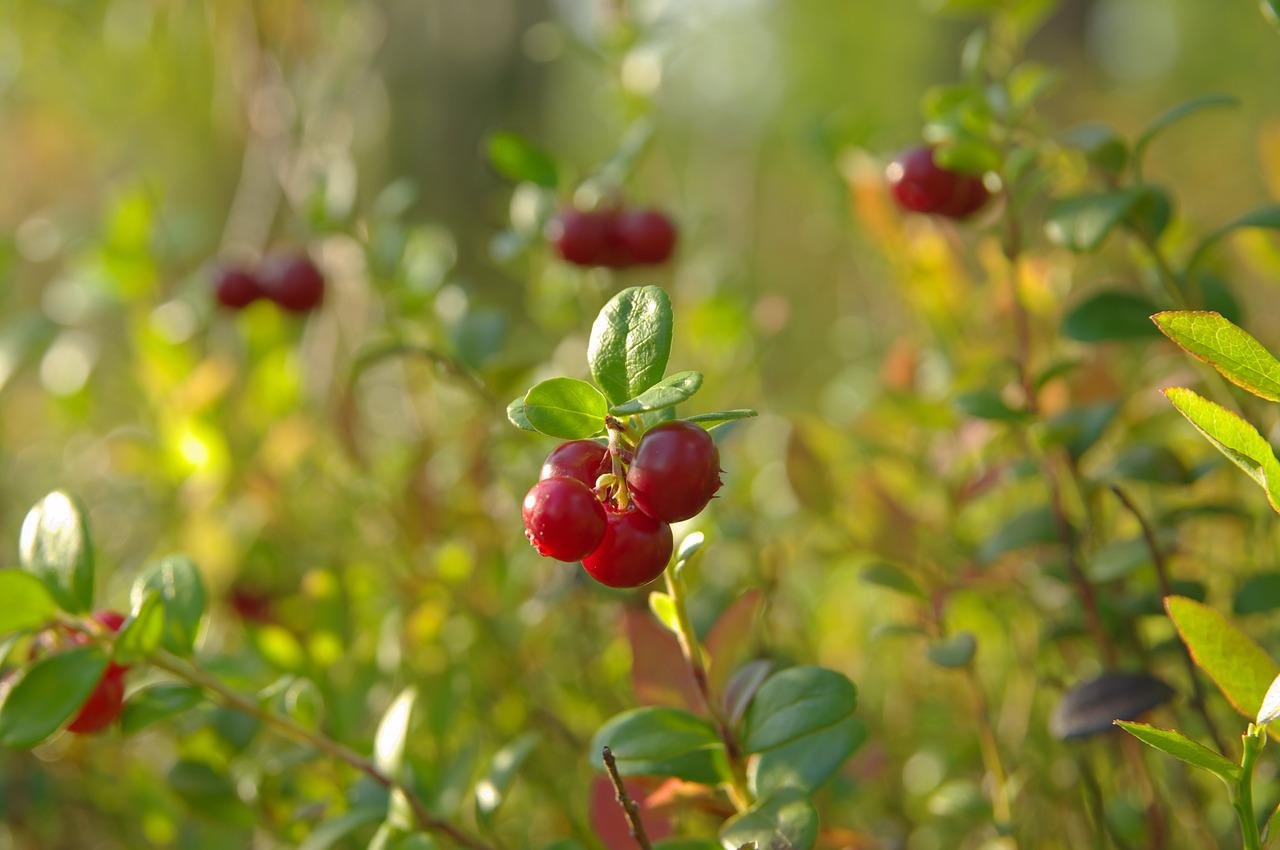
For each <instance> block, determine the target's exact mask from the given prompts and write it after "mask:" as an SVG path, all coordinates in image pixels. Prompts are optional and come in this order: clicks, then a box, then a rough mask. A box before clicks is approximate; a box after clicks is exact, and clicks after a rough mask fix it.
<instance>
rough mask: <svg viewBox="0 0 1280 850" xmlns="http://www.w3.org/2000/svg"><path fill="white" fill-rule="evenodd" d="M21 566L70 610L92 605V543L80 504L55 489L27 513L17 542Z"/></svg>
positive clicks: (80, 610)
mask: <svg viewBox="0 0 1280 850" xmlns="http://www.w3.org/2000/svg"><path fill="white" fill-rule="evenodd" d="M18 558H19V563H20V564H21V565H22V568H23V569H24V570H26V571H27V572H29V573H31V574H32V575H34V576H36V577H37V578H39V579H40V581H42V582H44V586H45V587H47V588H48V589H49V592H50V593H51V594H52V595H53V598H54V599H55V600H57V602H58V604H59V605H60V606H62V608H63V609H64V610H67V611H70V612H72V613H80V612H82V611H88V610H89V609H90V608H91V607H93V545H92V543H91V542H90V539H89V526H88V523H87V522H86V521H85V517H84V511H83V510H82V509H81V507H80V504H79V503H78V502H77V501H76V500H75V498H73V497H72V496H70V495H69V494H67V493H64V492H62V491H61V490H55V491H54V492H52V493H50V494H49V495H47V496H45V497H44V498H43V499H41V500H40V501H39V502H37V503H36V505H35V506H34V507H33V508H32V509H31V510H30V511H29V512H28V513H27V517H26V519H25V520H23V522H22V532H21V534H20V536H19V542H18Z"/></svg>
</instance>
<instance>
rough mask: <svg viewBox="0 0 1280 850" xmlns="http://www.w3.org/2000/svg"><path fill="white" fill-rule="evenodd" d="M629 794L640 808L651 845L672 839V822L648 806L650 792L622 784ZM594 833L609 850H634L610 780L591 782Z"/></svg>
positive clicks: (630, 783) (630, 781)
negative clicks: (653, 842)
mask: <svg viewBox="0 0 1280 850" xmlns="http://www.w3.org/2000/svg"><path fill="white" fill-rule="evenodd" d="M623 785H624V787H625V788H626V789H627V794H629V795H630V796H631V799H633V800H635V801H636V803H637V805H639V806H640V822H641V823H642V824H644V831H645V832H646V833H648V835H649V839H650V840H651V841H661V840H662V839H664V838H667V837H668V836H670V835H671V819H670V818H669V817H667V816H666V815H665V814H663V813H662V812H659V811H657V810H655V809H654V808H653V807H652V806H650V805H649V792H648V789H646V788H645V786H644V785H643V784H642V783H640V782H638V781H636V780H634V779H627V780H624V781H623ZM591 829H592V831H593V832H595V834H596V837H597V838H599V839H600V842H601V843H602V844H604V846H605V848H606V850H635V847H636V843H635V840H634V839H633V838H632V837H631V831H630V829H629V828H628V826H627V817H626V815H625V814H624V813H623V811H622V806H620V805H619V804H618V798H617V796H616V794H615V792H614V790H613V783H612V782H610V781H609V777H607V776H596V777H595V778H594V779H592V780H591Z"/></svg>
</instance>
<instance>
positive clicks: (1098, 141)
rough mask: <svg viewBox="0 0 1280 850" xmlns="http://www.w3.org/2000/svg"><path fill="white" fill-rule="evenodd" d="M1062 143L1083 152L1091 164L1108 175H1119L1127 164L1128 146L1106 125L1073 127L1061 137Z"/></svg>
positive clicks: (1121, 137)
mask: <svg viewBox="0 0 1280 850" xmlns="http://www.w3.org/2000/svg"><path fill="white" fill-rule="evenodd" d="M1062 141H1063V143H1064V144H1067V145H1069V146H1071V147H1073V148H1078V149H1079V150H1082V151H1084V154H1085V156H1087V157H1088V158H1089V161H1090V162H1091V163H1093V164H1094V165H1096V166H1097V167H1098V168H1100V169H1102V170H1103V171H1106V172H1107V173H1109V174H1119V173H1120V172H1122V171H1124V167H1125V165H1127V164H1128V162H1129V146H1128V145H1127V144H1126V143H1125V140H1124V137H1123V136H1121V135H1120V134H1119V133H1118V132H1116V130H1115V129H1114V128H1112V127H1109V126H1107V125H1106V124H1082V125H1081V126H1079V127H1074V128H1072V129H1071V130H1068V131H1067V132H1066V134H1064V135H1063V137H1062Z"/></svg>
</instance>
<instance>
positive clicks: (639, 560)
mask: <svg viewBox="0 0 1280 850" xmlns="http://www.w3.org/2000/svg"><path fill="white" fill-rule="evenodd" d="M673 545H674V542H673V540H672V538H671V526H669V525H667V524H666V523H665V522H661V521H659V520H656V519H654V518H653V517H651V516H649V515H648V514H646V513H644V512H643V511H639V510H634V509H633V510H630V511H627V512H626V513H615V512H613V511H610V512H609V524H608V527H606V528H605V532H604V538H603V539H602V540H601V541H600V545H599V546H597V547H596V549H595V551H594V552H592V553H591V554H590V555H588V556H587V557H585V558H583V559H582V566H583V568H584V569H586V571H587V573H588V574H589V575H590V576H591V577H592V578H593V579H595V580H596V581H598V582H600V583H601V584H605V585H608V586H609V587H639V586H640V585H642V584H648V583H649V582H651V581H653V580H654V579H655V578H657V577H658V576H660V575H662V571H663V570H665V569H666V568H667V561H669V560H671V550H672V547H673Z"/></svg>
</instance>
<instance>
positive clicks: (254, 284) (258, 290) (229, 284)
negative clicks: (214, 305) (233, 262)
mask: <svg viewBox="0 0 1280 850" xmlns="http://www.w3.org/2000/svg"><path fill="white" fill-rule="evenodd" d="M213 288H214V294H215V295H216V296H217V298H218V303H219V304H221V305H222V306H223V307H226V308H227V309H228V310H243V309H244V308H245V307H248V306H249V305H250V304H252V303H253V302H254V301H257V300H258V299H259V298H261V297H262V285H261V284H260V283H259V282H258V278H257V276H256V275H254V273H253V272H251V271H249V270H248V269H242V268H236V267H231V268H225V269H223V270H222V271H220V272H218V276H217V277H216V278H215V279H214V282H213Z"/></svg>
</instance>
